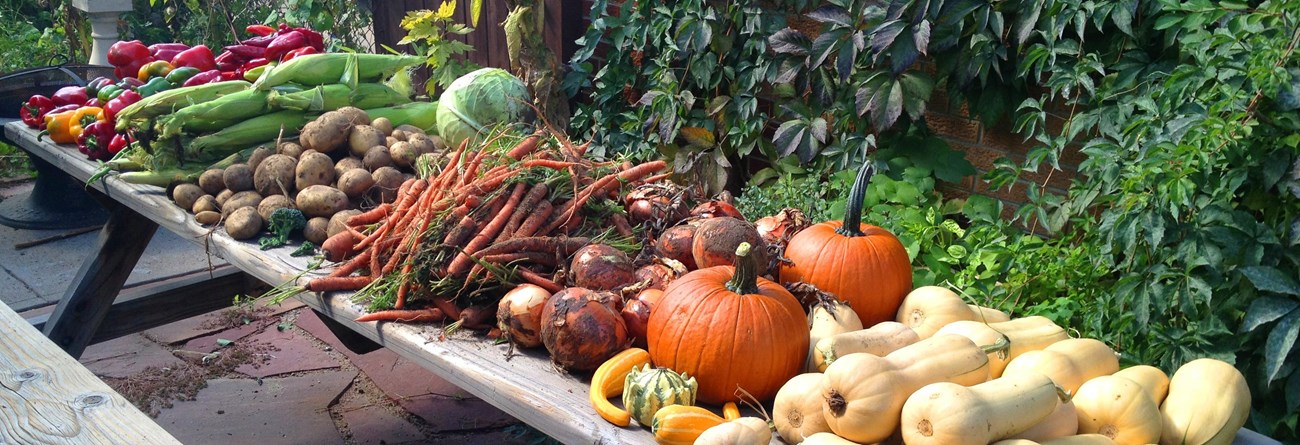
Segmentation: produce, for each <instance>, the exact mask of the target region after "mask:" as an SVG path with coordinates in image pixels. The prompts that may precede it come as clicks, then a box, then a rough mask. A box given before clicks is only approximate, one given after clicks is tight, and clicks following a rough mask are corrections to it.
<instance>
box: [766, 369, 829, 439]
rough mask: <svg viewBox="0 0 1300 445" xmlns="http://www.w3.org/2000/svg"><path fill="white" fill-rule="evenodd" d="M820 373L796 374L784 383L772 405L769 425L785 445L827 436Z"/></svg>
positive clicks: (827, 427)
mask: <svg viewBox="0 0 1300 445" xmlns="http://www.w3.org/2000/svg"><path fill="white" fill-rule="evenodd" d="M824 377H825V376H823V375H822V374H821V373H813V372H810V373H807V374H799V375H797V376H794V378H792V379H790V381H788V382H785V385H782V386H781V389H780V390H778V391H777V392H776V400H774V401H773V402H772V424H773V425H775V426H776V433H777V434H779V435H781V439H784V440H785V442H786V443H789V444H797V443H800V442H803V441H804V439H806V438H807V437H808V436H811V435H813V434H816V433H821V432H830V430H831V427H830V425H827V424H826V416H825V415H823V414H822V379H823V378H824Z"/></svg>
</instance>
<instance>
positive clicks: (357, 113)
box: [335, 107, 370, 125]
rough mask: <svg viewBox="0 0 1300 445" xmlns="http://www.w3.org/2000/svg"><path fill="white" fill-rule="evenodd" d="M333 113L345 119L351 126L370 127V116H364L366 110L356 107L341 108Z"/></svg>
mask: <svg viewBox="0 0 1300 445" xmlns="http://www.w3.org/2000/svg"><path fill="white" fill-rule="evenodd" d="M335 111H338V113H339V114H341V115H343V117H345V118H347V120H348V122H351V123H352V125H370V115H369V114H366V110H362V109H360V108H357V107H343V108H339V109H338V110H335Z"/></svg>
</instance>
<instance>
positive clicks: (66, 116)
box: [37, 110, 78, 144]
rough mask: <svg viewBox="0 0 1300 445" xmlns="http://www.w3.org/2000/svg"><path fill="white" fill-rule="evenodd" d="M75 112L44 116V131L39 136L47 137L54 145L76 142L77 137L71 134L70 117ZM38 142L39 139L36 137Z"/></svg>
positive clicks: (69, 111) (75, 111)
mask: <svg viewBox="0 0 1300 445" xmlns="http://www.w3.org/2000/svg"><path fill="white" fill-rule="evenodd" d="M76 113H77V110H68V111H64V112H61V113H50V114H46V115H45V131H42V132H41V136H45V135H49V136H50V140H51V141H54V143H56V144H71V143H75V142H77V136H78V135H74V134H72V115H74V114H76ZM37 140H40V137H39V136H38V137H37Z"/></svg>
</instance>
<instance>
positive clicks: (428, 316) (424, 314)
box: [353, 307, 447, 323]
mask: <svg viewBox="0 0 1300 445" xmlns="http://www.w3.org/2000/svg"><path fill="white" fill-rule="evenodd" d="M446 318H447V315H446V314H444V313H442V310H441V309H438V308H436V307H431V308H428V309H415V310H390V311H379V312H371V313H369V314H365V315H362V316H360V317H357V319H356V320H353V321H356V322H358V323H365V322H368V321H402V322H407V323H426V322H431V321H442V320H444V319H446Z"/></svg>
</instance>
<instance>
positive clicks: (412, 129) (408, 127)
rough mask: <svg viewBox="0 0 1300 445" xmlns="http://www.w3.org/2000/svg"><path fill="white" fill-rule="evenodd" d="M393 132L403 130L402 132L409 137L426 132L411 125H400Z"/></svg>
mask: <svg viewBox="0 0 1300 445" xmlns="http://www.w3.org/2000/svg"><path fill="white" fill-rule="evenodd" d="M393 130H394V131H396V130H402V131H405V132H406V135H407V137H410V135H411V134H412V133H419V134H424V130H423V129H421V128H420V127H417V126H414V125H411V124H402V125H398V126H397V128H394V129H393Z"/></svg>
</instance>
